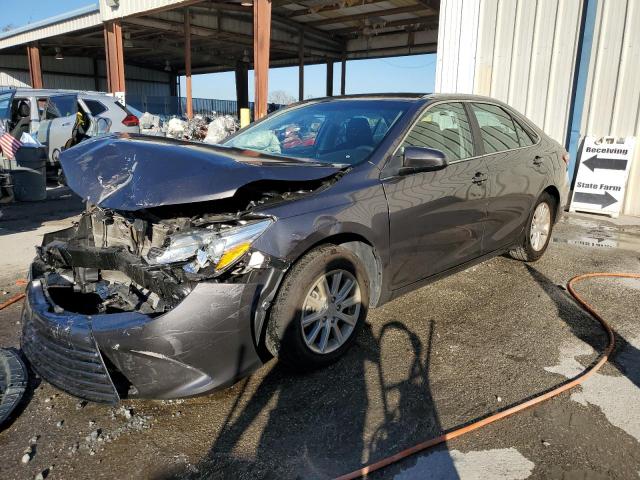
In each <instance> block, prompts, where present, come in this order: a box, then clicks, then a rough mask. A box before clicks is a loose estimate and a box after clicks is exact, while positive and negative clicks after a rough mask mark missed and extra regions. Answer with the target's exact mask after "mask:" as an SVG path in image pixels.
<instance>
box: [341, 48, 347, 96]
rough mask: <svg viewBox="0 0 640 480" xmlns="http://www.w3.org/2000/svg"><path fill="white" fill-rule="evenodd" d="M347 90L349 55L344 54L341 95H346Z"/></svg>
mask: <svg viewBox="0 0 640 480" xmlns="http://www.w3.org/2000/svg"><path fill="white" fill-rule="evenodd" d="M346 90H347V56H346V55H343V56H342V71H341V72H340V95H345V93H346Z"/></svg>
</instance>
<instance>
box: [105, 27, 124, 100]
mask: <svg viewBox="0 0 640 480" xmlns="http://www.w3.org/2000/svg"><path fill="white" fill-rule="evenodd" d="M104 46H105V53H106V59H105V60H106V68H107V88H108V89H109V92H110V93H115V92H124V91H125V81H124V51H123V48H122V26H121V25H120V22H117V21H114V22H106V23H105V24H104Z"/></svg>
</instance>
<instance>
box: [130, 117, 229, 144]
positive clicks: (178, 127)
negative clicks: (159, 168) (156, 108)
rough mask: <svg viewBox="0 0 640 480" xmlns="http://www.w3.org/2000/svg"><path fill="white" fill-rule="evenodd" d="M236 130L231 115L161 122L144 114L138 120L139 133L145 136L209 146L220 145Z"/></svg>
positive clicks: (174, 119) (157, 118)
mask: <svg viewBox="0 0 640 480" xmlns="http://www.w3.org/2000/svg"><path fill="white" fill-rule="evenodd" d="M237 130H238V122H237V121H236V119H235V118H234V117H232V116H231V115H216V116H214V117H209V116H204V115H194V117H193V118H192V119H189V120H183V119H181V118H177V117H173V118H171V119H170V120H169V121H167V122H163V121H162V119H161V118H160V117H159V116H157V115H152V114H150V113H149V112H146V113H145V114H144V115H142V117H141V118H140V133H143V134H145V135H158V136H166V137H170V138H176V139H178V140H191V141H196V142H204V143H209V144H216V143H220V142H221V141H222V140H224V139H225V138H227V137H228V136H229V135H231V134H232V133H235V132H236V131H237Z"/></svg>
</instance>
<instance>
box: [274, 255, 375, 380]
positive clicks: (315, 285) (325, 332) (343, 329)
mask: <svg viewBox="0 0 640 480" xmlns="http://www.w3.org/2000/svg"><path fill="white" fill-rule="evenodd" d="M368 306H369V281H368V278H367V274H366V271H365V269H364V266H363V265H362V262H361V261H360V259H359V258H358V257H357V256H356V255H354V254H353V253H352V252H351V251H349V250H347V249H345V248H342V247H340V246H337V245H325V246H322V247H319V248H316V249H314V250H312V251H310V252H309V253H307V254H306V255H305V256H303V257H302V258H301V259H300V260H299V261H298V262H297V263H296V264H295V265H294V266H293V267H292V269H291V270H290V271H289V272H288V273H287V275H286V277H285V279H284V280H283V283H282V286H281V288H280V291H279V292H278V295H277V296H276V300H275V302H274V306H273V308H272V310H271V314H270V318H269V323H268V325H267V331H266V336H265V344H266V346H267V348H268V350H269V351H270V352H271V354H273V355H274V356H277V357H278V358H279V359H280V360H281V361H283V362H284V363H285V364H287V365H288V366H290V367H292V368H294V369H297V370H311V369H315V368H319V367H323V366H325V365H328V364H330V363H332V362H334V361H335V360H337V359H338V358H339V357H340V356H341V355H342V354H344V353H345V352H346V351H347V349H348V348H349V347H350V346H351V344H352V343H353V342H354V340H355V338H356V335H357V333H358V331H359V329H360V328H361V326H362V324H363V322H364V319H365V317H366V315H367V308H368Z"/></svg>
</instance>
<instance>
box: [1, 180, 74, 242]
mask: <svg viewBox="0 0 640 480" xmlns="http://www.w3.org/2000/svg"><path fill="white" fill-rule="evenodd" d="M82 208H83V205H82V199H80V197H78V196H77V195H76V194H75V193H73V192H72V191H71V190H69V189H68V188H67V187H56V188H50V189H49V190H47V199H46V200H43V201H39V202H16V203H8V204H4V205H0V236H2V235H10V234H13V233H20V232H30V231H33V230H37V229H38V228H39V227H41V226H42V225H43V224H44V223H45V222H52V221H56V220H62V219H65V218H68V217H70V216H72V215H76V214H78V213H80V212H81V211H82Z"/></svg>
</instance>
